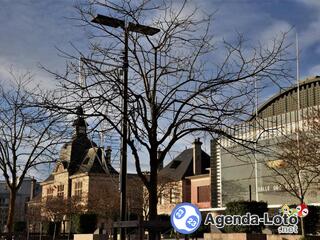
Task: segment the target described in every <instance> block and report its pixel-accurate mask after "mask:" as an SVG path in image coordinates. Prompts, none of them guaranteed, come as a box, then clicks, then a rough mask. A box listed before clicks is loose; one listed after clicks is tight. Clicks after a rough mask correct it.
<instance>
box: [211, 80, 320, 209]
mask: <svg viewBox="0 0 320 240" xmlns="http://www.w3.org/2000/svg"><path fill="white" fill-rule="evenodd" d="M298 93H299V98H300V104H299V105H298V100H297V99H298ZM319 106H320V76H316V77H311V78H307V79H306V80H304V81H300V82H299V91H298V87H297V86H292V87H290V88H288V89H286V90H284V91H281V92H280V93H278V94H275V95H274V96H273V97H271V98H270V99H269V100H267V101H266V102H265V103H264V104H263V105H262V106H260V107H259V108H258V110H257V115H255V116H253V117H252V118H250V119H248V121H246V122H243V123H242V124H240V125H238V126H234V127H233V129H232V131H231V130H230V132H229V134H230V135H232V136H236V137H238V138H240V139H245V140H251V141H255V140H257V144H256V146H251V147H250V148H246V147H244V146H241V145H239V144H235V143H234V142H233V141H230V140H228V139H227V138H221V139H218V140H212V142H211V174H210V175H211V180H210V181H211V195H212V196H211V207H212V208H213V209H221V208H223V207H225V205H226V203H228V202H230V201H235V200H249V199H252V200H262V201H266V202H267V203H268V204H269V206H279V205H282V204H285V203H289V204H290V203H297V199H296V198H294V197H292V196H291V195H290V194H289V193H287V192H286V191H285V190H284V189H283V188H282V187H281V186H280V185H279V184H278V183H279V182H278V181H276V179H277V176H276V175H275V173H274V171H273V170H271V169H270V168H269V167H268V164H274V165H275V166H277V167H278V168H279V169H280V168H283V167H285V166H283V164H281V163H280V162H279V159H276V158H275V157H274V155H272V154H269V155H268V154H267V155H266V154H264V153H263V151H261V150H265V149H268V148H269V149H274V146H276V144H278V143H279V142H281V141H283V139H284V137H285V136H291V135H292V134H294V133H296V131H297V130H298V129H301V128H302V127H303V124H304V123H303V119H305V118H306V117H307V116H310V113H311V112H312V111H315V110H319ZM254 149H255V150H254ZM269 166H270V165H269ZM250 190H251V191H250ZM318 193H319V191H318V189H317V186H311V187H310V190H309V193H308V194H307V196H306V199H305V201H306V202H307V203H315V204H317V203H319V199H318Z"/></svg>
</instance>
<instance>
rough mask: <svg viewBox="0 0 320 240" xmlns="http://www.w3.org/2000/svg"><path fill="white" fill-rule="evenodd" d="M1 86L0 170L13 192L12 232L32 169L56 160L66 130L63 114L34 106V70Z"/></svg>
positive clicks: (8, 223) (11, 193)
mask: <svg viewBox="0 0 320 240" xmlns="http://www.w3.org/2000/svg"><path fill="white" fill-rule="evenodd" d="M11 76H12V81H10V82H7V84H6V83H4V84H2V85H1V88H0V170H1V171H2V172H3V176H4V178H5V181H6V183H7V185H8V188H9V191H10V201H9V213H8V219H7V227H8V231H9V232H11V231H12V226H13V221H14V213H15V201H16V195H17V192H18V191H19V188H20V187H21V184H22V182H23V180H24V178H25V177H26V175H27V174H30V170H31V169H35V168H36V167H38V166H39V165H40V164H44V163H49V162H52V161H53V160H54V159H53V158H54V157H55V153H56V152H55V147H56V144H57V143H59V140H60V139H61V136H62V135H61V134H62V133H63V132H64V128H63V127H62V126H63V125H62V124H61V123H60V119H61V116H57V115H56V116H55V115H54V114H53V113H51V112H49V111H48V110H45V109H41V108H39V107H37V106H33V105H32V103H33V102H36V100H35V99H34V96H33V94H32V91H34V89H29V90H28V89H27V88H26V86H28V85H32V75H31V74H30V73H26V74H22V75H19V76H18V75H15V74H13V72H11Z"/></svg>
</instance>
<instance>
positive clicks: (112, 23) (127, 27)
mask: <svg viewBox="0 0 320 240" xmlns="http://www.w3.org/2000/svg"><path fill="white" fill-rule="evenodd" d="M92 22H93V23H97V24H101V25H106V26H109V27H113V28H118V27H120V28H122V29H123V30H124V60H123V70H124V76H123V106H122V107H123V109H122V111H123V113H122V141H121V163H120V221H125V220H126V197H127V196H126V195H127V194H126V192H127V140H128V68H129V61H128V49H129V32H137V33H141V34H144V35H149V36H152V35H154V34H156V33H158V32H159V31H160V29H157V28H153V27H149V26H145V25H141V24H135V23H132V22H125V21H123V20H120V19H116V18H112V17H107V16H104V15H100V14H98V15H97V16H96V17H95V18H93V19H92ZM125 238H126V236H125V228H121V231H120V239H121V240H124V239H125Z"/></svg>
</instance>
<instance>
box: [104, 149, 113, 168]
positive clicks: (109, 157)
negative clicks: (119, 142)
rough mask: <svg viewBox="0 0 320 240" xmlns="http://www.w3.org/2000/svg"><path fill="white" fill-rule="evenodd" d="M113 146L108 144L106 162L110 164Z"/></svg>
mask: <svg viewBox="0 0 320 240" xmlns="http://www.w3.org/2000/svg"><path fill="white" fill-rule="evenodd" d="M111 151H112V150H111V147H110V146H108V147H107V149H106V151H105V152H106V164H110V163H111Z"/></svg>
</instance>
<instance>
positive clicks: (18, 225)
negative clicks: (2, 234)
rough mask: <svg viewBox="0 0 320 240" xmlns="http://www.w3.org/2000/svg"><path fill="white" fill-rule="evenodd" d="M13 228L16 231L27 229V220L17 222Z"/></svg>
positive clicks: (20, 231)
mask: <svg viewBox="0 0 320 240" xmlns="http://www.w3.org/2000/svg"><path fill="white" fill-rule="evenodd" d="M13 230H14V232H15V233H22V232H24V231H26V230H27V223H26V222H22V221H20V222H15V223H14V225H13Z"/></svg>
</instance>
